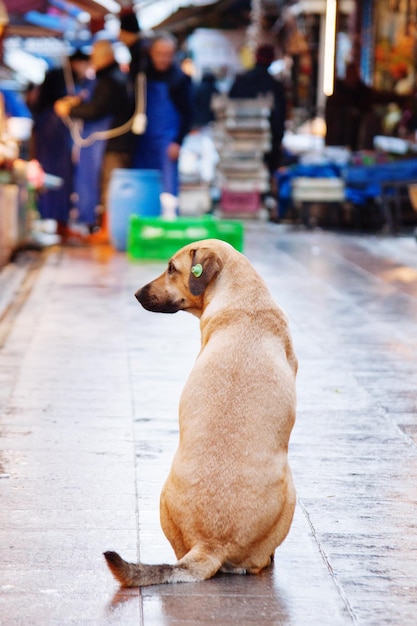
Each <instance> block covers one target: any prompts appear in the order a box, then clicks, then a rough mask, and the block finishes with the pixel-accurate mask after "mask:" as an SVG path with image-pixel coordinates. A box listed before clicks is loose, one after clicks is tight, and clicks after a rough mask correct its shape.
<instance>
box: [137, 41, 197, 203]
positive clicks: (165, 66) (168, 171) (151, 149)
mask: <svg viewBox="0 0 417 626" xmlns="http://www.w3.org/2000/svg"><path fill="white" fill-rule="evenodd" d="M176 49H177V45H176V40H175V38H174V37H173V36H172V35H171V34H170V33H166V32H159V33H156V34H155V36H154V39H153V40H152V41H151V43H150V46H149V61H148V66H147V69H146V116H147V124H146V130H145V132H144V133H143V134H142V135H139V136H138V137H137V139H136V147H135V151H134V157H133V167H135V168H138V169H155V170H160V171H161V174H162V191H164V192H167V193H170V194H172V195H174V196H178V191H179V180H178V157H179V153H180V149H181V144H182V142H183V140H184V137H185V136H186V135H187V134H188V132H189V131H190V129H191V126H192V121H193V111H194V108H193V90H192V82H191V78H190V77H189V76H187V75H186V74H185V73H184V72H183V71H182V70H181V69H180V67H179V66H178V64H177V62H176V60H175V53H176Z"/></svg>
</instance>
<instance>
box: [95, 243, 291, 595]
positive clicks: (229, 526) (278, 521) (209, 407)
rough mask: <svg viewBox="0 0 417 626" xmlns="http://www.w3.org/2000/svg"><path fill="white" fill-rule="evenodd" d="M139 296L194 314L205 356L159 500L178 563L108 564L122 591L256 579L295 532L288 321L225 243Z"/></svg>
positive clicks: (183, 262)
mask: <svg viewBox="0 0 417 626" xmlns="http://www.w3.org/2000/svg"><path fill="white" fill-rule="evenodd" d="M135 296H136V298H137V300H138V301H139V302H140V304H141V305H142V306H143V307H144V308H145V309H147V310H148V311H154V312H158V313H176V312H177V311H188V312H189V313H192V314H193V315H195V316H197V317H198V318H199V319H200V330H201V350H200V352H199V354H198V357H197V359H196V363H195V365H194V367H193V369H192V371H191V374H190V376H189V378H188V381H187V383H186V385H185V387H184V389H183V392H182V395H181V399H180V406H179V427H180V440H179V446H178V449H177V451H176V453H175V456H174V459H173V463H172V467H171V470H170V473H169V476H168V479H167V480H166V482H165V485H164V487H163V489H162V493H161V499H160V517H161V525H162V529H163V531H164V533H165V535H166V537H167V538H168V540H169V541H170V543H171V545H172V547H173V549H174V552H175V554H176V557H177V559H178V562H177V563H176V564H174V565H171V564H164V565H148V564H142V563H139V564H132V563H127V562H126V561H124V560H123V559H122V558H121V557H120V556H119V555H118V554H117V553H116V552H105V553H104V556H105V558H106V561H107V564H108V566H109V568H110V570H111V572H112V573H113V575H114V576H115V578H116V579H117V580H118V581H119V582H120V584H121V586H122V587H141V586H145V585H155V584H161V583H179V582H195V581H201V580H205V579H208V578H211V577H212V576H214V575H215V574H216V573H217V572H219V571H222V572H228V573H236V574H257V573H259V572H260V571H261V570H262V569H264V568H265V567H267V566H268V565H269V564H270V563H271V560H272V559H273V556H274V551H275V548H276V547H277V546H279V545H280V544H281V542H282V541H283V540H284V539H285V537H286V535H287V534H288V531H289V529H290V526H291V523H292V519H293V514H294V509H295V503H296V492H295V488H294V484H293V479H292V475H291V470H290V467H289V464H288V458H287V452H288V443H289V438H290V433H291V430H292V427H293V424H294V421H295V409H296V390H295V378H296V373H297V359H296V356H295V354H294V350H293V344H292V340H291V336H290V331H289V326H288V322H287V318H286V316H285V314H284V312H283V311H282V310H281V308H280V307H278V306H277V304H276V303H275V302H274V301H273V299H272V297H271V295H270V293H269V291H268V288H267V286H266V284H265V282H264V281H263V279H262V278H261V277H260V275H259V274H258V273H257V272H256V270H255V269H254V268H253V267H252V265H251V264H250V263H249V261H248V260H247V258H246V257H245V256H244V255H243V254H241V253H240V252H238V251H237V250H235V249H234V248H233V247H232V246H231V245H229V244H228V243H225V242H223V241H219V240H217V239H206V240H203V241H199V242H196V243H192V244H189V245H187V246H185V247H183V248H182V249H181V250H179V251H178V252H177V253H176V254H175V255H174V256H173V257H172V258H171V259H170V261H169V263H168V267H167V270H166V271H165V272H164V273H163V274H162V275H161V276H159V277H158V278H156V279H155V280H153V281H152V282H150V283H149V284H147V285H145V286H144V287H142V288H141V289H139V290H138V291H137V292H136V294H135Z"/></svg>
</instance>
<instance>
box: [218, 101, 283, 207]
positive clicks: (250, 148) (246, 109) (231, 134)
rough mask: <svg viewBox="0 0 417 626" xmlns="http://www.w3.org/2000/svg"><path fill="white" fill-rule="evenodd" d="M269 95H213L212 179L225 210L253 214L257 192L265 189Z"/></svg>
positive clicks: (270, 104) (268, 146)
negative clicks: (214, 154)
mask: <svg viewBox="0 0 417 626" xmlns="http://www.w3.org/2000/svg"><path fill="white" fill-rule="evenodd" d="M271 107H272V97H269V96H263V97H258V98H254V99H250V100H231V99H229V98H227V97H225V96H217V97H216V98H215V99H214V101H213V109H214V111H215V114H216V123H215V125H214V142H215V145H216V148H217V150H218V152H219V155H220V160H219V163H218V164H217V171H216V183H217V186H218V187H219V189H220V190H221V200H220V207H221V210H222V211H223V212H225V213H233V214H245V215H249V214H252V215H256V214H257V213H258V212H259V210H260V208H261V202H260V200H261V193H265V192H267V191H268V190H269V174H268V170H267V168H266V166H265V164H264V162H263V156H264V154H265V153H266V152H268V151H269V150H270V149H271V131H270V125H269V116H270V112H271Z"/></svg>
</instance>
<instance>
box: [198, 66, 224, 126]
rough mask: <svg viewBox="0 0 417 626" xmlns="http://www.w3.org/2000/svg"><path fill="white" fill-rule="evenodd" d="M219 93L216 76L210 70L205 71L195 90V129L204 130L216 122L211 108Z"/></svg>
mask: <svg viewBox="0 0 417 626" xmlns="http://www.w3.org/2000/svg"><path fill="white" fill-rule="evenodd" d="M218 93H219V90H218V88H217V85H216V77H215V75H214V74H213V72H210V71H209V70H206V71H204V72H203V75H202V77H201V80H200V82H199V83H198V84H197V85H196V86H195V88H194V103H195V113H194V127H195V128H202V127H204V126H207V125H208V124H210V122H213V121H214V119H215V115H214V112H213V109H212V108H211V101H212V98H213V96H214V95H215V94H218Z"/></svg>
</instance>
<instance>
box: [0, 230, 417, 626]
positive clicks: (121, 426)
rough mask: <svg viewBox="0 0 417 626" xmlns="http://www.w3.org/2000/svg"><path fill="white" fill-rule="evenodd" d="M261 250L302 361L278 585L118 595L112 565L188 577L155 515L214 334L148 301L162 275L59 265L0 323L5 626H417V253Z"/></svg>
mask: <svg viewBox="0 0 417 626" xmlns="http://www.w3.org/2000/svg"><path fill="white" fill-rule="evenodd" d="M244 252H245V254H246V255H247V256H248V257H249V259H250V260H251V262H252V263H253V264H254V265H255V267H256V268H257V270H258V271H259V272H260V274H261V275H262V276H263V277H264V278H265V280H266V281H267V283H268V285H269V287H270V289H271V292H272V294H273V296H274V298H275V299H276V301H277V302H278V304H280V305H281V306H282V307H283V308H284V310H285V311H286V312H287V314H288V317H289V320H290V325H291V330H292V334H293V339H294V343H295V349H296V352H297V356H298V359H299V374H298V379H297V389H298V412H297V423H296V426H295V429H294V431H293V434H292V438H291V442H290V462H291V466H292V469H293V473H294V479H295V484H296V488H297V492H298V504H297V509H296V515H295V519H294V522H293V526H292V529H291V531H290V534H289V536H288V538H287V539H286V541H285V542H284V544H283V545H282V546H281V547H280V548H279V549H278V550H277V551H276V555H275V563H274V565H273V567H272V568H270V569H269V570H268V571H264V572H263V573H262V574H261V575H259V576H245V577H243V576H242V577H239V576H227V575H220V576H217V577H215V578H214V579H211V580H209V581H205V582H202V583H195V584H194V583H193V584H182V585H166V586H159V587H157V586H156V587H148V588H145V589H143V590H141V591H139V590H137V589H136V590H129V591H124V592H122V591H118V587H117V584H116V582H115V581H114V579H113V578H112V576H111V574H110V572H109V570H108V569H107V567H106V564H105V562H104V558H103V556H102V553H103V552H104V551H105V550H117V551H118V552H119V553H120V554H121V555H122V556H123V557H124V558H126V559H128V560H132V561H136V560H137V559H138V558H140V559H141V560H142V561H143V562H152V563H161V562H173V561H174V555H173V552H172V550H171V548H170V546H169V544H168V542H167V540H166V539H165V537H164V535H163V533H162V530H161V528H160V525H159V518H158V499H159V493H160V490H161V487H162V484H163V482H164V479H165V477H166V475H167V473H168V470H169V466H170V463H171V459H172V456H173V453H174V451H175V448H176V443H177V437H178V425H177V404H178V399H179V395H180V393H181V389H182V386H183V384H184V382H185V380H186V378H187V375H188V373H189V371H190V369H191V367H192V364H193V361H194V359H195V357H196V355H197V353H198V350H199V328H198V321H197V319H196V318H194V317H192V316H190V315H187V314H184V313H178V314H176V315H158V314H154V313H149V312H147V311H145V310H144V309H142V307H140V306H139V305H138V303H137V302H136V300H135V298H134V292H135V291H136V289H137V288H138V287H140V286H141V285H143V284H145V283H146V282H147V281H148V280H150V279H152V278H153V277H155V276H157V275H158V274H160V273H161V272H162V271H163V269H164V266H165V264H164V263H138V262H136V263H131V262H129V261H128V260H127V259H126V256H125V255H124V254H122V253H117V254H116V253H111V252H110V251H108V250H107V249H106V248H104V247H103V248H100V247H96V248H56V249H55V250H51V251H50V252H49V253H48V254H47V255H45V262H44V263H43V264H42V266H41V267H40V268H39V269H36V270H34V272H35V273H36V275H35V274H32V280H29V282H28V279H26V282H25V283H24V285H23V283H22V285H23V286H22V287H21V289H20V291H19V290H18V292H17V294H16V298H15V300H14V304H12V309H10V308H9V309H8V312H7V311H6V312H5V314H4V316H3V319H2V322H1V323H0V343H1V344H2V345H1V346H0V503H1V504H0V555H1V567H0V624H1V625H2V626H9V625H20V624H22V625H25V626H26V625H28V624H36V625H38V624H39V625H42V626H46V625H49V624H59V625H66V624H97V625H99V624H120V625H123V626H129V625H134V624H144V625H145V626H151V625H158V626H165V625H166V626H168V625H171V624H172V625H174V624H176V625H181V626H184V625H186V624H190V625H191V624H203V625H204V624H217V625H222V626H226V625H227V626H229V625H231V626H233V625H236V626H237V625H239V626H250V625H261V624H265V625H267V624H277V625H281V626H307V625H308V626H348V625H357V626H383V625H386V624H392V625H396V626H412V625H414V624H415V623H416V612H417V565H416V563H417V391H416V383H417V245H416V242H415V240H414V239H413V238H411V237H409V238H407V237H398V238H394V237H387V236H386V237H376V236H352V235H341V234H336V233H329V232H323V231H320V230H316V231H305V230H303V229H295V228H293V227H288V226H285V225H277V224H272V223H258V222H254V221H253V222H250V223H248V224H247V225H246V237H245V250H244ZM23 288H25V291H24V292H23V293H22V289H23ZM11 311H12V313H13V314H12V315H11Z"/></svg>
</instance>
